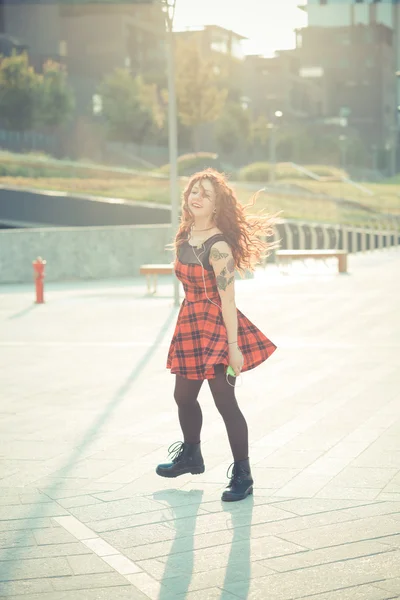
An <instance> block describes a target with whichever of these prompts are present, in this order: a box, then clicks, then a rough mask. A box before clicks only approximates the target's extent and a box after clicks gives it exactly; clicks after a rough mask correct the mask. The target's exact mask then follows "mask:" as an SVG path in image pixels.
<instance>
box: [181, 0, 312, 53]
mask: <svg viewBox="0 0 400 600" xmlns="http://www.w3.org/2000/svg"><path fill="white" fill-rule="evenodd" d="M303 4H306V0H176V12H175V23H174V27H175V29H176V30H182V29H185V28H186V27H195V26H202V25H220V26H221V27H225V28H226V29H232V30H233V31H235V32H236V33H240V34H241V35H244V36H246V37H247V38H249V39H248V40H247V41H243V48H244V51H245V53H246V54H262V55H264V56H273V55H274V52H275V51H276V50H286V49H289V48H294V47H295V36H294V33H293V30H294V29H295V28H298V27H305V26H306V24H307V16H306V13H305V12H304V11H302V10H300V9H299V8H297V7H298V5H303Z"/></svg>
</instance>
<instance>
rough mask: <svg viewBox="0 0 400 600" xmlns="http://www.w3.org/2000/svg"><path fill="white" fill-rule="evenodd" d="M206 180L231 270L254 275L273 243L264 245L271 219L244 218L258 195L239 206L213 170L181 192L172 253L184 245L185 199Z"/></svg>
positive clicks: (187, 230)
mask: <svg viewBox="0 0 400 600" xmlns="http://www.w3.org/2000/svg"><path fill="white" fill-rule="evenodd" d="M204 179H208V180H209V181H210V182H211V183H212V185H213V187H214V190H215V194H216V214H215V218H214V221H215V225H216V227H218V229H220V230H221V231H222V233H223V235H224V237H225V239H226V241H227V243H228V244H229V246H230V248H231V251H232V255H233V259H234V261H235V266H236V268H237V269H238V271H239V272H241V273H243V272H244V271H246V270H250V271H254V268H255V266H256V264H257V263H258V262H260V260H261V259H262V258H264V257H265V256H267V255H268V254H269V252H270V250H272V249H273V248H275V247H276V246H277V244H276V242H272V243H270V242H267V241H266V239H265V238H267V237H271V236H273V234H274V224H275V222H276V218H275V217H274V216H269V215H267V216H257V217H256V216H250V215H249V216H247V215H246V214H245V212H246V211H247V210H248V208H250V207H251V206H254V204H255V201H256V199H257V197H258V192H257V193H256V194H255V195H254V196H253V199H252V202H250V203H249V204H248V205H246V206H242V205H241V204H240V202H239V201H238V200H237V198H236V194H235V192H234V191H233V189H232V188H231V187H230V186H229V185H228V182H227V180H226V178H225V176H224V175H223V174H222V173H219V172H218V171H215V170H214V169H206V170H204V171H200V172H199V173H195V174H194V175H193V176H192V177H191V178H190V180H189V183H188V185H187V186H186V189H185V191H184V192H183V201H182V215H181V223H180V226H179V229H178V232H177V234H176V237H175V252H176V253H177V252H178V249H179V247H180V246H181V245H182V244H183V243H184V242H185V241H187V239H188V237H189V234H190V229H191V227H192V226H193V224H194V217H193V215H192V213H191V212H190V210H189V206H188V198H189V195H190V192H191V191H192V188H193V186H194V185H195V184H196V183H198V182H201V181H203V180H204Z"/></svg>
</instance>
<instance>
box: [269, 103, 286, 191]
mask: <svg viewBox="0 0 400 600" xmlns="http://www.w3.org/2000/svg"><path fill="white" fill-rule="evenodd" d="M274 116H275V117H276V119H281V118H282V117H283V112H282V111H280V110H277V111H275V114H274ZM268 129H269V133H270V136H269V162H270V169H269V183H272V184H274V183H275V169H276V129H277V125H276V124H275V123H274V122H271V123H268Z"/></svg>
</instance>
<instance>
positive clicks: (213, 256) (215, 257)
mask: <svg viewBox="0 0 400 600" xmlns="http://www.w3.org/2000/svg"><path fill="white" fill-rule="evenodd" d="M228 256H229V254H226V253H225V252H220V251H219V250H217V248H211V253H210V258H211V260H220V259H221V258H228Z"/></svg>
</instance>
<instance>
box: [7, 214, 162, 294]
mask: <svg viewBox="0 0 400 600" xmlns="http://www.w3.org/2000/svg"><path fill="white" fill-rule="evenodd" d="M170 236H171V227H170V226H169V225H130V226H117V227H85V228H83V227H68V228H58V227H57V228H46V229H12V230H3V231H0V283H28V282H31V281H32V280H33V268H32V261H33V260H35V259H36V258H37V257H38V256H41V257H42V258H44V259H45V260H46V261H47V265H46V281H66V280H74V279H106V278H111V277H116V278H117V277H135V276H137V275H138V274H139V267H140V265H141V264H144V263H158V262H161V263H169V262H171V261H172V260H173V253H172V252H169V251H167V250H165V246H166V245H167V244H168V243H169V242H170V241H171V239H170Z"/></svg>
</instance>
